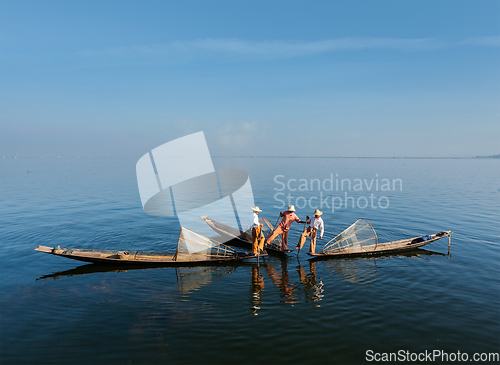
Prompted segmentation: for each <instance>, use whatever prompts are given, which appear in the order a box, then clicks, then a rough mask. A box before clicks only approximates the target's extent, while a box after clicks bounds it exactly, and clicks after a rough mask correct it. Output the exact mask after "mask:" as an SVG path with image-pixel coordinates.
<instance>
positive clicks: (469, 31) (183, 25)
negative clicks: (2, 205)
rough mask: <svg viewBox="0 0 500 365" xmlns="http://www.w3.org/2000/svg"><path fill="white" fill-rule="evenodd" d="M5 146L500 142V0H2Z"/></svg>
mask: <svg viewBox="0 0 500 365" xmlns="http://www.w3.org/2000/svg"><path fill="white" fill-rule="evenodd" d="M0 55H1V64H0V84H1V88H0V96H1V98H0V118H1V132H0V155H2V156H108V157H137V158H139V157H140V156H142V155H143V154H144V153H145V152H147V151H148V150H150V149H152V148H154V147H156V146H158V145H160V144H162V143H165V142H167V141H170V140H172V139H175V138H178V137H182V136H184V135H186V134H188V133H192V132H197V131H200V130H203V131H204V132H205V135H206V137H207V142H208V144H209V148H210V151H211V153H212V155H218V156H221V155H224V156H231V155H282V156H289V155H299V156H373V157H375V156H398V157H399V156H422V157H427V156H451V157H456V156H476V155H491V154H496V153H499V152H500V148H499V147H498V146H499V145H500V143H499V141H500V118H499V117H500V1H497V0H495V1H481V0H475V1H459V0H455V1H440V0H433V1H188V0H186V1H106V0H104V1H23V0H16V1H8V0H7V1H6V0H2V1H1V2H0Z"/></svg>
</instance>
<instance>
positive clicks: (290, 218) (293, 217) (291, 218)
mask: <svg viewBox="0 0 500 365" xmlns="http://www.w3.org/2000/svg"><path fill="white" fill-rule="evenodd" d="M280 217H283V219H282V220H281V222H280V224H279V225H278V227H277V228H276V229H275V230H274V231H273V233H271V235H270V236H269V237H267V240H266V245H268V244H269V243H271V242H272V241H273V239H274V238H275V237H276V236H277V235H279V234H281V235H282V237H283V238H282V240H281V250H282V251H288V246H287V242H288V231H289V230H290V226H291V225H292V223H293V222H297V223H306V222H304V221H301V220H300V219H299V217H297V214H295V207H294V206H293V205H290V206H289V207H288V210H287V211H285V212H281V213H280Z"/></svg>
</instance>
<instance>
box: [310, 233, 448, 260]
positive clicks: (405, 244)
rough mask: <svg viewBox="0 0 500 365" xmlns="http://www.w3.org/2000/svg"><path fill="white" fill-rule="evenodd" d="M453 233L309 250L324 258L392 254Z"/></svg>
mask: <svg viewBox="0 0 500 365" xmlns="http://www.w3.org/2000/svg"><path fill="white" fill-rule="evenodd" d="M451 234H452V232H451V231H445V233H444V234H442V235H439V236H438V234H433V235H430V236H431V237H432V239H430V240H427V241H421V242H415V243H412V241H414V240H416V239H418V238H419V237H413V238H408V239H403V240H399V241H392V242H385V243H379V244H377V245H372V246H365V247H361V248H360V249H357V250H352V251H336V252H318V253H314V254H311V253H309V252H308V255H310V256H313V257H315V258H321V257H323V258H327V257H338V258H343V257H352V256H372V255H384V254H391V253H395V252H400V251H409V250H414V249H416V248H419V247H422V246H425V245H428V244H429V243H432V242H434V241H437V240H439V239H441V238H443V237H450V236H451Z"/></svg>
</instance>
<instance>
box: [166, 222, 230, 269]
mask: <svg viewBox="0 0 500 365" xmlns="http://www.w3.org/2000/svg"><path fill="white" fill-rule="evenodd" d="M237 255H238V254H237V253H236V251H235V250H233V249H232V248H230V247H228V246H226V245H224V244H222V243H219V242H216V241H214V240H212V239H210V238H208V237H205V236H202V235H201V234H198V233H195V232H192V231H190V230H188V229H186V228H184V227H181V232H180V234H179V241H178V243H177V251H176V253H175V260H176V261H199V260H203V259H205V260H227V259H231V258H234V257H236V256H237Z"/></svg>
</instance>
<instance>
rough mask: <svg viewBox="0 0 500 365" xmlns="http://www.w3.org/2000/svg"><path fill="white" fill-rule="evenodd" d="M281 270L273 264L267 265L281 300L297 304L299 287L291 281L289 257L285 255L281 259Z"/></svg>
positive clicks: (268, 272)
mask: <svg viewBox="0 0 500 365" xmlns="http://www.w3.org/2000/svg"><path fill="white" fill-rule="evenodd" d="M280 262H281V271H278V270H276V269H275V268H274V267H273V266H272V265H271V264H267V265H266V270H267V274H268V275H269V277H270V278H271V280H272V282H273V284H274V285H275V286H276V287H277V288H278V289H279V293H280V297H281V298H282V300H281V302H283V303H290V304H295V303H298V300H297V293H296V291H297V287H296V285H295V284H292V283H290V278H289V276H288V268H287V258H286V257H283V258H281V260H280Z"/></svg>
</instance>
